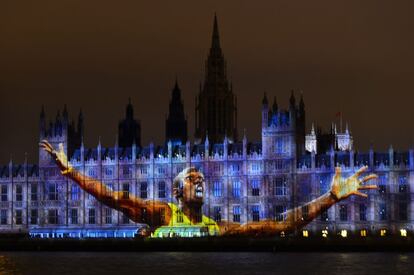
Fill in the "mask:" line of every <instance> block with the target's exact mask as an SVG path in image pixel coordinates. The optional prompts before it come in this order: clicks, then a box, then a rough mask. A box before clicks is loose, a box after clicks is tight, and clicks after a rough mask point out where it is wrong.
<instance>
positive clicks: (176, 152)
mask: <svg viewBox="0 0 414 275" xmlns="http://www.w3.org/2000/svg"><path fill="white" fill-rule="evenodd" d="M297 109H298V106H296V105H295V106H292V102H290V106H289V109H287V110H281V109H279V108H278V109H276V108H269V106H268V104H267V100H266V99H264V100H263V104H262V130H261V131H262V138H261V141H260V142H254V143H252V142H249V141H248V140H247V137H246V136H243V138H242V141H241V142H233V143H230V142H229V139H228V138H226V137H224V139H223V140H222V142H220V143H210V141H209V137H208V136H207V137H206V138H205V140H204V142H203V143H201V144H191V143H190V142H189V141H187V142H186V143H185V144H173V143H172V142H171V141H169V142H167V143H166V144H165V145H162V146H155V145H153V144H150V145H148V146H145V147H139V146H137V145H136V144H134V143H133V144H132V146H130V147H120V146H119V144H117V142H116V144H115V146H114V147H111V148H103V147H102V146H101V144H98V145H97V146H96V147H95V148H85V147H84V146H83V144H81V145H80V147H79V148H77V149H76V150H74V151H73V152H72V153H70V152H69V148H70V147H71V143H72V142H73V141H74V140H73V137H71V136H70V134H69V133H70V127H73V125H72V124H69V123H67V122H66V121H67V120H66V119H64V118H60V119H59V116H58V119H57V120H56V121H55V122H54V123H51V124H50V125H49V127H47V128H43V127H44V125H43V124H42V123H41V127H40V136H39V139H40V140H41V139H47V140H49V141H50V142H51V144H53V145H54V146H56V147H57V146H58V144H59V143H62V144H63V148H64V150H65V151H66V152H67V153H69V155H70V160H69V161H70V163H71V164H72V165H73V166H74V167H75V168H76V169H77V170H79V171H81V172H82V173H84V174H85V175H88V176H90V177H94V178H97V179H99V180H101V181H102V182H104V183H105V184H106V185H107V186H109V187H110V188H111V190H113V191H123V192H124V193H128V195H134V196H138V197H140V198H142V199H146V200H162V201H166V202H170V201H172V202H175V199H174V198H173V194H172V190H171V189H172V182H173V179H174V177H175V176H176V175H177V174H178V173H179V172H180V171H182V170H183V169H184V168H186V167H196V168H198V169H199V170H200V171H202V172H203V173H204V175H205V179H206V189H207V190H206V197H205V204H204V206H203V213H204V214H205V215H207V216H210V217H212V218H213V219H215V220H216V221H228V222H241V223H245V222H249V221H259V220H263V219H274V220H278V221H281V220H283V219H285V216H284V214H283V213H284V212H285V211H286V210H287V209H290V208H292V207H297V206H301V205H303V204H304V203H306V202H308V201H311V200H313V199H315V198H317V197H318V196H320V195H321V194H324V193H325V192H327V191H328V190H329V188H330V183H331V180H332V177H333V174H334V168H335V166H341V167H342V171H343V173H344V176H347V175H351V174H352V173H354V172H355V171H356V170H357V169H358V168H359V167H361V166H362V165H368V166H369V172H372V173H376V174H377V175H378V176H379V178H378V180H376V182H375V184H377V185H378V186H379V190H371V191H369V192H368V194H369V196H368V198H367V199H364V198H359V197H350V198H348V199H347V200H344V201H341V202H340V203H338V204H337V205H335V206H333V207H332V208H330V209H329V210H328V211H326V212H323V213H322V214H321V215H320V217H318V218H317V219H316V220H314V221H313V222H311V223H310V224H309V225H308V226H306V228H304V229H303V231H302V230H300V231H298V232H296V233H297V234H300V235H302V234H305V232H306V236H308V235H310V236H311V235H312V234H314V235H321V234H325V235H326V234H338V233H340V234H345V235H347V234H348V235H350V234H358V235H361V236H367V235H385V234H400V233H401V232H405V233H404V234H411V233H412V232H413V220H414V196H413V192H412V190H414V178H413V177H414V152H413V150H409V151H407V152H396V151H394V150H393V149H392V148H390V149H389V150H388V152H384V153H382V152H374V151H373V150H369V151H368V152H366V153H364V152H356V151H353V149H352V147H349V146H348V147H337V148H336V150H335V148H334V147H331V150H328V151H327V152H317V151H315V150H311V152H307V153H305V154H302V155H300V156H299V157H297V150H298V146H297V144H296V140H297V137H296V135H297V133H296V129H297V127H296V123H297V120H298V118H297V116H296V114H297ZM44 117H45V114H44V111H42V115H41V119H42V118H44ZM80 121H82V120H80ZM82 123H83V122H82ZM78 128H79V127H78ZM311 132H314V131H311ZM310 135H312V133H311V134H310ZM337 137H338V136H337ZM316 138H317V137H316ZM307 141H309V142H313V141H314V140H313V139H307ZM348 145H349V144H348ZM306 148H312V146H310V145H309V144H307V146H306ZM348 149H350V150H348ZM304 213H306V211H305V210H304ZM304 215H305V214H304ZM141 226H143V224H137V223H133V222H132V221H130V220H128V219H127V218H126V217H125V216H123V214H122V213H120V212H118V211H115V210H113V209H111V208H108V207H106V206H105V205H103V204H101V203H100V202H98V201H96V200H95V198H93V197H92V196H90V195H88V194H87V193H86V192H84V191H82V190H81V189H80V188H79V187H78V185H77V184H76V183H75V182H72V181H71V180H68V179H67V178H66V177H63V176H62V175H61V174H60V171H59V169H58V168H57V167H56V165H55V163H54V161H52V160H51V159H50V157H49V156H48V155H47V154H46V153H44V152H43V151H41V150H40V151H39V164H38V165H30V164H28V163H23V164H19V165H16V164H14V163H12V162H10V163H9V164H8V165H6V166H4V167H2V168H1V169H0V231H1V232H29V233H30V234H32V235H35V236H42V237H64V236H66V237H131V236H133V234H134V233H135V232H136V231H137V230H138V229H139V228H140V227H141ZM344 232H345V233H344ZM407 232H408V233H407Z"/></svg>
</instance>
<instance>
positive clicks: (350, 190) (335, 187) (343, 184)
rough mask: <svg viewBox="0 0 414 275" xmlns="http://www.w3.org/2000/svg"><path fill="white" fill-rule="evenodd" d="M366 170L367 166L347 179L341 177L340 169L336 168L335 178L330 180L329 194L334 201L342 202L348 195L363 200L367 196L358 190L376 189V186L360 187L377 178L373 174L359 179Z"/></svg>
mask: <svg viewBox="0 0 414 275" xmlns="http://www.w3.org/2000/svg"><path fill="white" fill-rule="evenodd" d="M367 169H368V166H363V167H361V168H360V169H359V170H358V171H356V173H355V174H353V175H352V176H350V177H349V178H343V177H341V167H336V169H335V176H334V177H333V179H332V184H331V194H332V196H333V197H334V198H335V200H338V201H339V200H343V199H346V198H348V197H349V196H350V195H357V196H361V197H363V198H366V197H368V195H367V194H364V193H362V192H360V190H369V189H377V188H378V187H377V186H376V185H362V184H363V183H365V182H367V181H369V180H372V179H376V178H378V176H377V175H375V174H370V175H368V176H365V177H363V178H362V179H359V177H360V176H361V175H362V173H364V172H365V171H366V170H367Z"/></svg>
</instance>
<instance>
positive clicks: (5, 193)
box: [1, 184, 8, 201]
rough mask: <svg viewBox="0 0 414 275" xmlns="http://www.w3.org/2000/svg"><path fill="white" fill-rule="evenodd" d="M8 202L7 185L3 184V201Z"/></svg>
mask: <svg viewBox="0 0 414 275" xmlns="http://www.w3.org/2000/svg"><path fill="white" fill-rule="evenodd" d="M7 200H8V196H7V185H5V184H3V185H2V186H1V201H7Z"/></svg>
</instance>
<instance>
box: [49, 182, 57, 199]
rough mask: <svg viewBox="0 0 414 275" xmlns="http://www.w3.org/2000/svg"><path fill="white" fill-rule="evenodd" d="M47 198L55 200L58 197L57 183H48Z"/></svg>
mask: <svg viewBox="0 0 414 275" xmlns="http://www.w3.org/2000/svg"><path fill="white" fill-rule="evenodd" d="M47 191H48V199H49V200H50V201H56V200H57V199H58V192H57V183H48V190H47Z"/></svg>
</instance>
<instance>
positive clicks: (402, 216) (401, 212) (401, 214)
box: [398, 202, 408, 221]
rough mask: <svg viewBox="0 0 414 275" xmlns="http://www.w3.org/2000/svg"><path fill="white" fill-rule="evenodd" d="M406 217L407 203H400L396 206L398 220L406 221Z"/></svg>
mask: <svg viewBox="0 0 414 275" xmlns="http://www.w3.org/2000/svg"><path fill="white" fill-rule="evenodd" d="M407 217H408V215H407V203H405V202H401V203H400V204H399V205H398V218H399V220H400V221H406V220H407Z"/></svg>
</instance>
